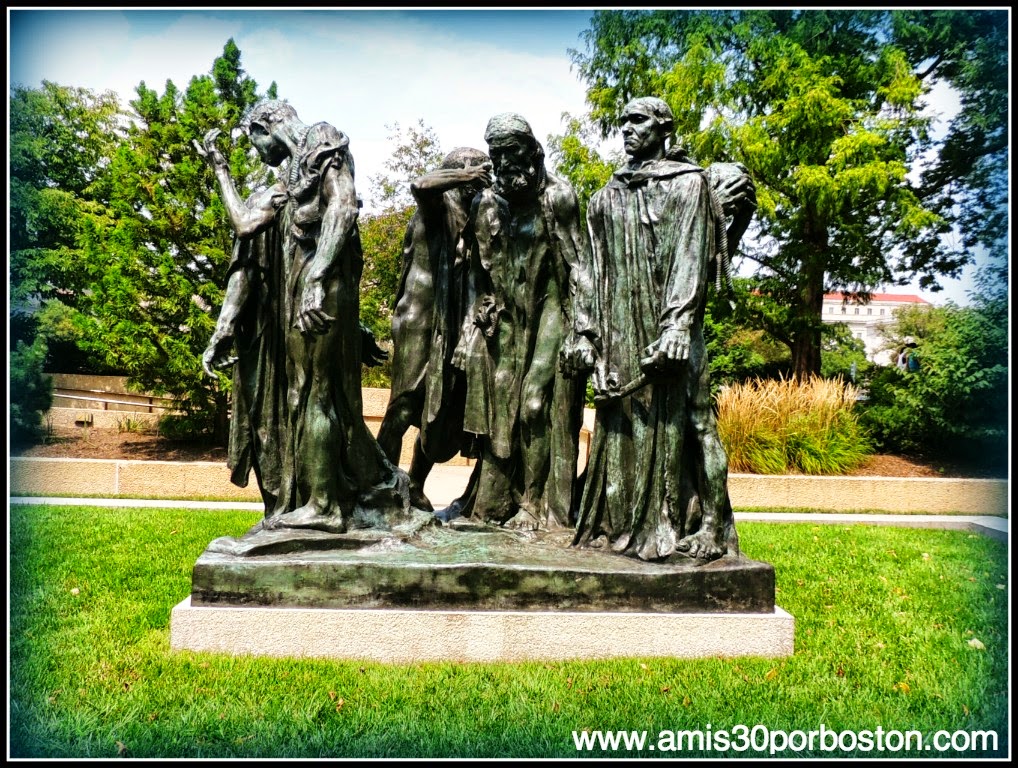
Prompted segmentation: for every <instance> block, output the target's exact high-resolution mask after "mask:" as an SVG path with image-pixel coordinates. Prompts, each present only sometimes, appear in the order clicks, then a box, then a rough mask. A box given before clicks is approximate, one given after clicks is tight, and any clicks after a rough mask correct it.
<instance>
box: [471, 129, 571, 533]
mask: <svg viewBox="0 0 1018 768" xmlns="http://www.w3.org/2000/svg"><path fill="white" fill-rule="evenodd" d="M485 141H486V142H487V143H488V154H489V156H490V157H491V161H492V163H493V165H494V169H495V176H496V180H495V185H494V187H493V188H491V189H486V190H484V191H482V192H481V194H480V195H478V196H477V198H475V200H474V204H473V210H472V214H471V221H472V226H471V228H470V232H469V233H470V235H471V237H472V241H471V243H470V251H471V262H470V281H469V289H470V296H469V306H470V307H471V309H470V310H468V312H467V315H466V318H465V323H464V328H463V331H462V334H461V338H460V343H459V345H458V348H457V353H456V356H455V358H454V362H455V363H456V364H457V365H458V366H459V367H461V368H462V369H463V370H464V371H465V372H466V380H467V398H466V406H465V414H464V429H465V430H466V431H468V432H470V433H473V434H475V435H478V436H479V438H480V442H481V448H480V469H479V471H478V475H477V478H476V486H475V487H474V488H473V489H472V494H471V496H470V497H469V499H468V501H467V502H466V504H465V506H464V514H468V515H470V516H471V517H473V518H474V519H476V520H483V521H487V522H493V523H497V524H505V525H506V526H507V527H511V528H517V529H523V530H534V529H539V528H561V527H565V526H569V525H570V524H571V522H572V521H571V519H570V510H571V506H572V496H573V487H574V485H575V481H576V463H577V453H578V438H579V428H580V423H581V418H582V407H583V384H582V382H581V381H577V380H575V379H572V378H569V377H567V376H565V375H564V374H563V373H562V372H561V371H560V369H559V366H558V359H559V354H560V352H561V349H562V346H563V344H565V343H567V342H568V341H569V340H570V338H571V335H572V333H573V328H574V326H582V325H583V319H582V318H581V319H579V320H577V319H574V317H573V308H572V304H573V294H574V293H575V292H576V290H577V288H576V285H577V282H578V281H579V282H583V281H584V279H585V278H584V270H585V269H586V262H587V261H588V258H589V257H588V255H587V249H588V247H589V245H588V242H587V236H586V232H585V230H584V228H583V227H582V226H581V222H580V216H579V207H578V204H577V200H576V194H575V192H574V191H573V189H572V187H570V186H569V185H568V183H566V182H565V181H564V180H563V179H561V178H559V177H557V176H555V175H554V174H552V173H550V172H548V171H547V169H546V168H545V164H544V150H543V148H542V146H541V144H540V143H539V142H538V141H537V139H536V138H535V137H534V134H533V131H532V130H531V128H530V125H529V124H528V123H527V121H526V120H525V119H524V118H522V117H521V116H519V115H517V114H513V113H506V114H501V115H496V116H495V117H493V118H491V120H490V121H489V123H488V126H487V129H486V131H485Z"/></svg>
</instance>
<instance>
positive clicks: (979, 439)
mask: <svg viewBox="0 0 1018 768" xmlns="http://www.w3.org/2000/svg"><path fill="white" fill-rule="evenodd" d="M1006 306H1007V305H1006V296H1005V297H1003V298H983V299H981V300H980V301H978V302H977V303H976V304H975V306H972V307H959V306H957V305H954V304H951V303H948V304H946V305H945V306H940V307H920V308H909V309H908V310H904V311H901V310H899V312H898V313H897V323H896V324H895V325H894V326H893V327H892V328H891V329H889V331H890V333H889V334H888V335H889V345H891V346H895V347H897V346H900V345H901V344H902V343H903V342H904V340H905V339H906V338H908V339H909V340H910V341H912V343H914V344H915V349H914V352H915V354H916V355H917V357H918V359H919V361H920V367H919V370H917V371H902V370H899V369H898V368H896V367H894V366H891V367H887V368H881V369H880V370H878V371H876V372H875V373H874V374H873V376H872V378H871V379H870V382H869V393H868V395H869V398H868V401H867V402H866V404H865V406H864V407H863V408H862V409H861V414H860V418H861V419H862V422H863V424H864V425H865V426H866V428H867V429H868V430H869V432H870V433H871V434H872V435H873V437H874V439H875V441H876V443H877V444H878V445H879V446H880V447H881V448H882V449H883V450H891V451H902V452H906V453H917V454H920V455H927V456H930V457H937V458H941V459H951V460H960V461H965V460H978V461H979V462H980V463H981V464H994V465H996V464H999V465H1000V466H1002V467H1003V466H1004V465H1005V463H1006V459H1007V446H1008V418H1007V412H1008V359H1007V356H1008V339H1007V322H1008V321H1007V314H1006V313H1007V309H1006Z"/></svg>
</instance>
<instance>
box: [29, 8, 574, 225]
mask: <svg viewBox="0 0 1018 768" xmlns="http://www.w3.org/2000/svg"><path fill="white" fill-rule="evenodd" d="M589 17H590V12H589V11H587V12H584V11H540V10H524V11H441V10H436V11H322V10H307V11H292V10H287V11H236V10H222V11H216V10H189V11H188V10H162V11H122V10H92V11H68V10H63V11H48V10H36V11H28V10H26V11H12V12H11V16H10V18H11V24H10V67H9V78H10V81H11V83H12V84H14V83H18V84H22V85H27V86H30V87H35V86H37V85H38V84H39V83H40V82H41V81H42V80H43V79H47V80H52V81H55V82H58V83H60V84H63V85H75V86H82V87H87V88H91V89H95V90H107V89H109V90H113V91H116V92H117V93H119V94H120V95H121V98H122V100H123V101H124V102H125V103H126V101H127V100H128V99H130V98H132V97H133V96H134V89H135V87H136V86H137V85H138V83H139V82H140V81H144V82H145V84H146V85H147V86H148V87H150V88H155V89H157V90H159V91H162V90H163V88H164V86H165V83H166V80H167V79H171V80H173V82H174V83H175V84H176V85H177V86H178V87H180V88H183V87H185V86H186V85H187V83H188V81H189V80H190V79H191V77H193V76H195V75H201V74H204V73H206V72H208V71H209V69H210V68H211V66H212V62H213V60H214V59H215V57H216V56H218V55H219V54H220V53H222V49H223V45H224V44H225V43H226V41H227V39H229V38H231V37H232V38H233V39H234V41H235V42H236V43H237V45H238V46H239V47H240V50H241V65H242V66H243V67H244V69H245V70H246V71H247V73H248V74H249V75H250V76H251V77H253V78H254V79H255V80H256V81H257V82H258V85H259V89H260V90H263V91H264V89H265V88H267V87H268V85H269V83H271V82H272V81H273V80H274V81H275V82H276V84H277V86H278V89H279V94H280V96H281V97H283V98H285V99H287V100H288V101H290V102H291V103H292V104H293V105H294V107H295V108H296V109H297V112H298V114H299V115H300V116H301V118H302V119H303V120H304V121H305V122H317V121H320V120H324V121H327V122H330V123H332V124H334V125H335V126H336V127H338V128H339V129H340V130H342V131H344V132H346V133H347V135H349V136H350V141H351V145H350V146H351V150H352V152H353V155H354V158H355V160H356V166H357V181H358V189H359V191H360V192H361V195H362V196H363V197H365V198H367V200H366V202H367V203H368V206H369V207H370V205H371V200H370V194H369V192H370V190H369V185H368V181H369V179H370V178H371V177H372V176H374V175H376V174H377V173H380V172H381V171H382V170H383V168H382V163H383V162H384V161H385V159H386V157H387V156H388V155H389V153H390V152H391V149H392V145H391V143H390V142H389V140H388V137H389V134H390V131H389V129H388V128H387V127H386V126H388V125H393V124H394V123H397V122H398V123H399V124H400V125H401V126H404V127H406V126H408V125H410V124H415V123H416V122H417V120H418V119H422V120H423V121H424V123H425V124H426V125H428V126H430V127H431V128H432V129H434V131H435V133H436V134H437V136H438V138H439V140H440V142H441V145H442V148H443V149H445V150H450V149H452V148H453V147H456V146H462V145H466V146H477V147H479V148H481V149H483V148H484V139H483V136H484V128H485V125H486V124H487V121H488V118H490V117H491V116H492V115H495V114H497V113H499V112H507V111H513V112H519V113H520V114H522V115H523V116H524V117H526V118H527V119H528V120H529V121H530V123H531V125H532V126H533V128H534V131H535V133H536V134H537V136H538V138H540V139H542V140H543V139H545V138H546V137H547V136H548V134H550V133H559V132H561V126H562V122H561V113H562V112H563V111H570V112H581V111H582V110H583V107H584V89H583V86H582V84H581V83H580V82H579V80H578V78H577V77H576V75H575V74H574V73H573V72H572V71H571V69H570V61H569V57H568V54H567V49H568V48H569V47H579V46H580V45H581V43H580V40H579V34H580V32H581V31H582V30H584V29H585V28H586V27H587V21H588V19H589Z"/></svg>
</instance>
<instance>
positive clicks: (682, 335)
mask: <svg viewBox="0 0 1018 768" xmlns="http://www.w3.org/2000/svg"><path fill="white" fill-rule="evenodd" d="M622 119H623V126H622V133H623V137H624V140H625V148H626V152H627V154H628V155H629V156H630V162H629V164H628V165H627V166H626V167H624V168H622V169H621V170H619V171H618V172H616V173H615V175H614V176H613V178H612V179H611V180H610V181H609V182H608V184H607V185H606V186H605V187H604V188H603V189H601V190H599V191H598V192H597V193H595V194H594V196H593V197H592V198H591V200H590V204H589V206H588V208H587V221H588V226H589V230H590V235H591V254H592V263H591V272H592V279H593V285H594V290H593V291H592V292H591V293H590V294H588V295H586V297H585V298H584V301H585V303H586V305H587V311H589V312H590V313H591V315H592V316H593V318H594V329H595V330H594V332H593V333H592V334H591V337H590V340H591V343H592V346H593V347H594V349H595V350H596V351H595V353H594V355H593V358H594V359H593V360H591V359H590V358H589V357H588V358H587V359H586V360H584V361H582V362H581V361H579V360H576V361H572V362H574V363H575V365H576V367H578V368H582V367H583V364H582V363H587V364H590V363H593V387H594V392H595V405H596V407H597V414H596V418H595V426H594V433H593V438H592V445H591V451H590V458H589V461H588V464H587V470H586V481H585V485H584V489H583V495H582V499H581V502H580V504H579V510H578V521H577V529H576V537H575V542H574V543H575V544H577V545H582V546H595V547H597V546H600V547H606V548H610V549H612V550H614V551H616V552H619V553H622V554H626V555H630V556H634V557H638V558H640V559H644V560H662V559H665V558H669V557H672V556H677V557H684V556H688V557H694V558H698V559H700V560H711V559H714V558H717V557H720V556H722V555H724V554H738V551H739V550H738V537H737V535H736V532H735V525H734V521H733V518H732V507H731V503H730V501H729V497H728V483H727V476H728V460H727V456H726V455H725V451H724V448H723V447H722V445H721V442H720V440H719V438H718V433H717V425H716V422H715V417H714V413H713V410H712V408H711V396H710V383H709V375H708V366H707V354H706V345H705V343H704V337H703V317H704V310H705V305H706V299H707V290H708V285H709V283H710V276H709V273H710V271H711V264H712V262H713V261H714V260H715V257H716V255H717V252H718V249H719V247H724V246H722V243H721V241H722V240H724V239H725V231H724V226H723V213H722V212H721V210H719V204H718V201H717V198H716V197H714V198H713V199H712V192H711V184H710V180H709V177H708V174H707V172H706V171H705V170H704V169H703V168H701V167H699V166H697V165H694V164H692V163H690V162H685V161H683V160H672V159H668V157H667V156H666V151H665V150H666V147H665V144H666V138H667V137H668V136H669V135H670V134H671V130H672V114H671V110H670V108H669V107H668V106H667V104H665V103H664V102H663V101H662V100H660V99H656V98H642V99H636V100H634V101H633V102H630V104H629V105H627V106H626V108H625V110H624V113H623V118H622Z"/></svg>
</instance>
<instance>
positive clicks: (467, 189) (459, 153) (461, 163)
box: [441, 147, 491, 205]
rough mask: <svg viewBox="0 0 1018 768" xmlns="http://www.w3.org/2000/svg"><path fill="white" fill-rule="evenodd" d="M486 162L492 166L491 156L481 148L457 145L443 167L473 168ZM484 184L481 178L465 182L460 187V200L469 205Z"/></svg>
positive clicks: (443, 161)
mask: <svg viewBox="0 0 1018 768" xmlns="http://www.w3.org/2000/svg"><path fill="white" fill-rule="evenodd" d="M485 164H487V165H488V166H489V167H490V166H491V158H489V157H488V156H487V155H486V154H484V153H483V152H482V151H481V150H479V149H474V148H473V147H456V149H454V150H453V151H452V152H450V153H449V154H448V155H446V156H445V159H444V160H442V166H441V167H442V168H443V169H444V170H452V169H455V168H473V167H474V166H479V165H485ZM484 186H485V185H484V182H482V181H480V180H478V181H475V182H474V183H472V184H464V185H463V186H461V187H459V189H458V191H459V196H460V200H461V201H462V202H463V204H464V205H468V204H469V203H470V200H471V199H472V198H473V196H474V195H475V194H477V193H478V192H480V191H481V190H482V189H483V188H484Z"/></svg>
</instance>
